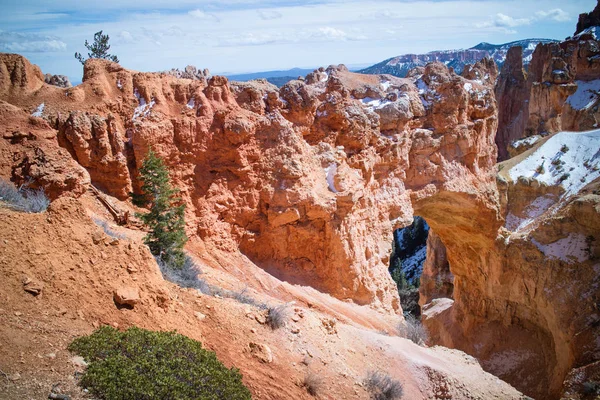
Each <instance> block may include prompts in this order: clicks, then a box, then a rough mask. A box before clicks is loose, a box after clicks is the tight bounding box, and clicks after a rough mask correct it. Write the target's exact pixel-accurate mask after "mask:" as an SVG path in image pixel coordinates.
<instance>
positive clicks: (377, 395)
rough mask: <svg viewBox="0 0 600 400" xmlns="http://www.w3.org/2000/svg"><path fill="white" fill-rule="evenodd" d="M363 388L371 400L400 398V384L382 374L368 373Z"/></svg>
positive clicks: (401, 390)
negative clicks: (365, 388)
mask: <svg viewBox="0 0 600 400" xmlns="http://www.w3.org/2000/svg"><path fill="white" fill-rule="evenodd" d="M365 386H366V387H367V391H368V392H369V394H370V395H371V396H370V397H371V399H373V400H397V399H400V398H402V393H403V389H402V384H401V383H400V382H399V381H397V380H395V379H392V378H391V377H390V376H389V375H388V374H385V373H383V372H373V371H371V372H369V373H368V374H367V378H366V379H365Z"/></svg>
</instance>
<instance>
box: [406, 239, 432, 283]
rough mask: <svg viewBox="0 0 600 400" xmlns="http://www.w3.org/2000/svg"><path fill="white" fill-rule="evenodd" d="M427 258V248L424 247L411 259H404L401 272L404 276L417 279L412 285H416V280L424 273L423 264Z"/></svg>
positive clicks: (410, 257) (411, 256)
mask: <svg viewBox="0 0 600 400" xmlns="http://www.w3.org/2000/svg"><path fill="white" fill-rule="evenodd" d="M426 257H427V246H422V247H421V248H419V249H418V250H417V251H415V252H414V253H413V254H412V255H410V256H409V257H406V258H404V259H402V267H401V270H402V272H404V275H405V276H414V277H415V279H413V281H412V282H411V283H414V281H415V280H416V278H419V277H420V276H421V274H422V273H423V263H424V262H425V258H426Z"/></svg>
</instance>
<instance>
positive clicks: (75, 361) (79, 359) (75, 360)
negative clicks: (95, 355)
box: [71, 356, 88, 368]
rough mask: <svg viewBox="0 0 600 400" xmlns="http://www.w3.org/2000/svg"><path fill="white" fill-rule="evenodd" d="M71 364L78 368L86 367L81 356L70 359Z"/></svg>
mask: <svg viewBox="0 0 600 400" xmlns="http://www.w3.org/2000/svg"><path fill="white" fill-rule="evenodd" d="M71 364H73V365H74V366H75V367H79V368H85V367H87V365H88V364H87V362H85V360H84V359H83V357H81V356H75V357H71Z"/></svg>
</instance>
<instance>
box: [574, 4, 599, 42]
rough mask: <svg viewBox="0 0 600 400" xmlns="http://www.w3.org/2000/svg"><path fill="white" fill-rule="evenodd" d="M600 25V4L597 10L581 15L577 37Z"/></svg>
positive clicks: (576, 31)
mask: <svg viewBox="0 0 600 400" xmlns="http://www.w3.org/2000/svg"><path fill="white" fill-rule="evenodd" d="M598 25H600V2H599V3H598V4H597V5H596V8H594V10H593V11H592V12H589V13H583V14H579V21H578V22H577V29H576V30H575V35H577V34H579V33H581V32H583V31H584V30H586V29H587V28H589V27H592V26H598Z"/></svg>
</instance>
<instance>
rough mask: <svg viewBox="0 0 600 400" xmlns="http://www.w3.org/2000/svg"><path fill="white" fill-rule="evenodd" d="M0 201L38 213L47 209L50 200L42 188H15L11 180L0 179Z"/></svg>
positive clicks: (24, 210) (21, 209)
mask: <svg viewBox="0 0 600 400" xmlns="http://www.w3.org/2000/svg"><path fill="white" fill-rule="evenodd" d="M0 201H3V202H5V203H7V204H8V205H9V206H10V207H11V208H13V209H15V210H18V211H23V212H27V213H40V212H44V211H46V210H47V209H48V206H49V205H50V200H49V199H48V197H47V196H46V194H45V193H44V189H30V188H28V187H26V186H21V187H20V188H18V189H17V188H16V187H15V185H13V184H12V183H11V182H7V181H5V180H3V179H0Z"/></svg>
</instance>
